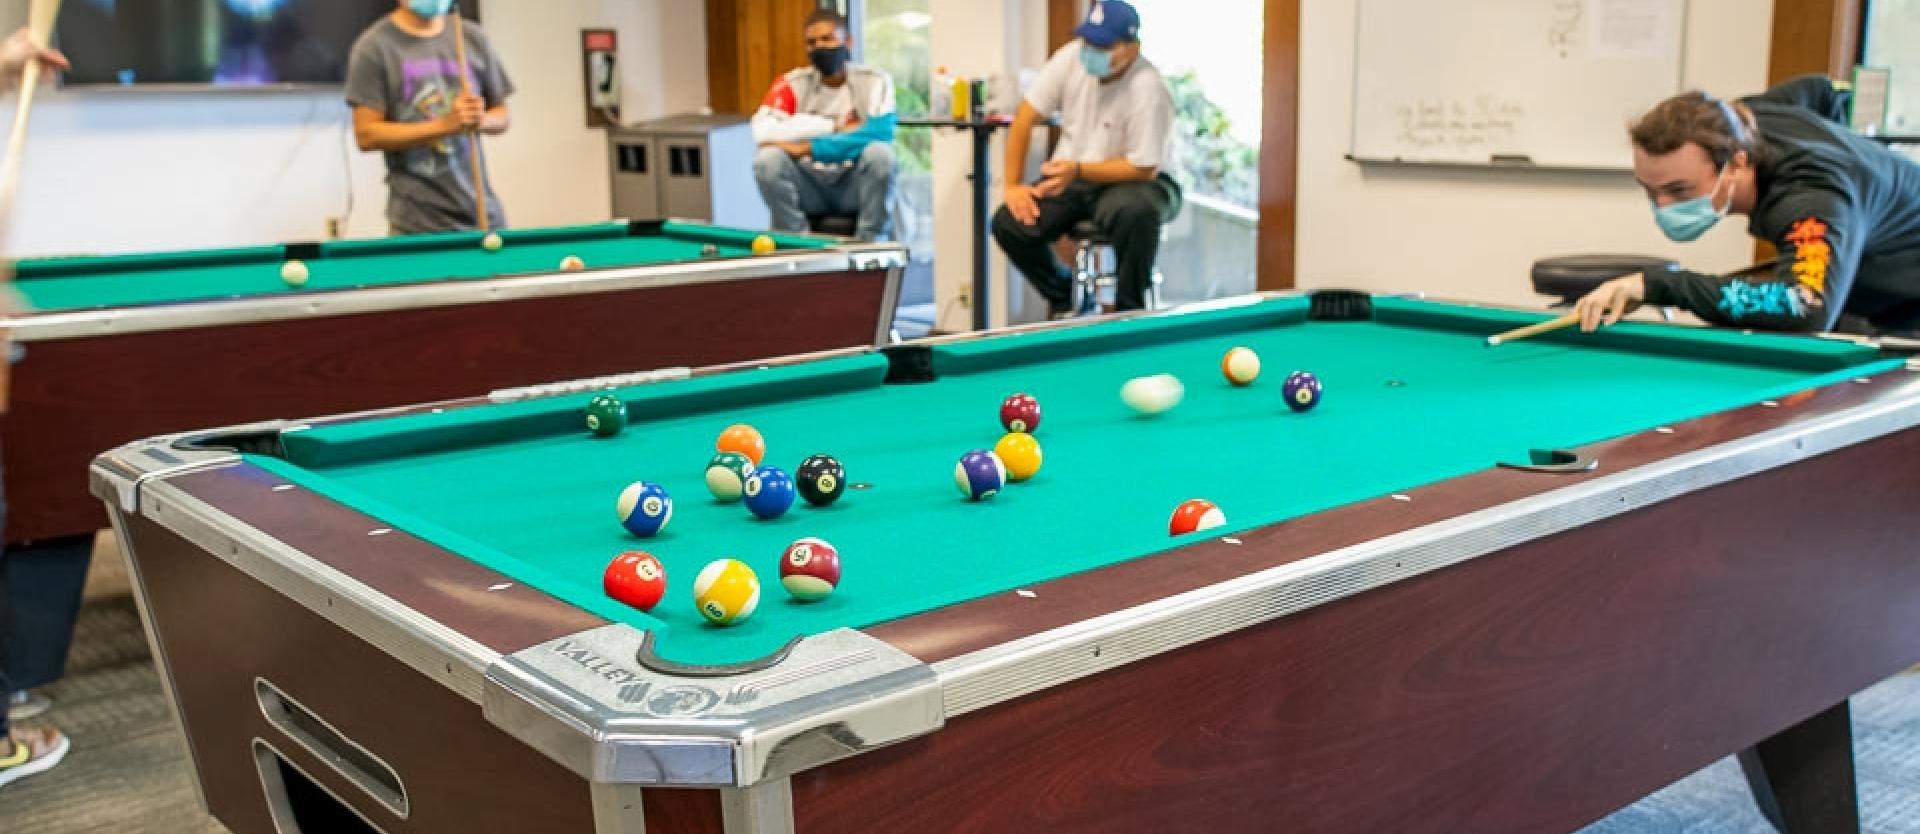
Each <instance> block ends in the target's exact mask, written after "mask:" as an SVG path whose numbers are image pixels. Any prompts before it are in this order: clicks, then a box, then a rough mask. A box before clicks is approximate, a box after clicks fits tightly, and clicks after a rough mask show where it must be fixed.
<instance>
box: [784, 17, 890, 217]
mask: <svg viewBox="0 0 1920 834" xmlns="http://www.w3.org/2000/svg"><path fill="white" fill-rule="evenodd" d="M802 34H804V35H805V37H806V40H807V57H808V59H809V62H810V63H811V64H812V66H806V67H800V68H798V69H795V70H793V71H791V72H788V73H787V74H786V75H783V76H781V77H780V79H779V80H777V81H775V82H773V88H772V89H771V90H768V91H767V97H766V99H765V100H764V101H762V102H761V103H760V109H759V111H758V112H756V113H754V116H753V138H754V141H755V142H758V143H759V145H760V151H759V153H758V154H757V155H756V156H755V157H754V160H753V174H754V179H755V180H757V181H758V182H759V184H760V196H762V197H763V198H765V199H766V201H767V208H768V210H769V211H770V212H771V213H772V215H773V229H774V231H778V232H805V231H807V230H808V225H807V215H810V214H842V213H846V214H857V215H859V221H858V225H857V226H856V227H855V230H854V234H855V236H856V237H858V238H859V239H861V240H878V239H880V238H881V237H883V236H885V235H887V234H888V233H889V231H890V229H891V226H892V218H891V216H890V215H889V213H888V210H887V198H888V197H889V196H890V195H891V194H892V192H893V172H894V161H893V132H894V128H895V126H896V122H897V121H898V116H897V114H895V112H894V103H893V78H892V77H891V76H889V75H887V74H886V73H885V72H883V71H881V70H878V69H874V68H873V67H868V66H863V65H861V64H855V63H850V62H849V60H848V57H849V55H851V52H850V49H849V48H850V46H851V44H852V41H851V40H850V39H849V38H848V36H847V21H846V18H843V17H841V16H840V15H839V14H837V13H835V12H833V11H830V10H821V11H816V12H814V13H813V14H812V15H810V16H808V18H807V22H806V26H805V28H804V29H803V30H802Z"/></svg>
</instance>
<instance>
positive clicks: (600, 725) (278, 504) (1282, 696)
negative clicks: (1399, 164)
mask: <svg viewBox="0 0 1920 834" xmlns="http://www.w3.org/2000/svg"><path fill="white" fill-rule="evenodd" d="M1540 318H1541V317H1540V316H1539V315H1537V314H1529V313H1520V312H1513V311H1506V310H1498V309H1489V308H1482V307H1475V306H1467V305H1456V304H1444V303H1438V302H1429V301H1422V300H1413V299H1404V298H1392V297H1367V296H1356V295H1342V294H1323V295H1316V296H1312V297H1307V296H1286V297H1277V298H1257V299H1250V300H1242V301H1239V302H1235V303H1225V304H1218V305H1211V306H1208V307H1202V308H1190V309H1185V310H1180V311H1176V312H1173V313H1169V314H1162V315H1148V316H1138V317H1132V318H1125V319H1121V320H1115V321H1106V322H1099V323H1090V324H1077V325H1069V326H1060V327H1042V328H1036V329H1031V330H1022V331H1018V332H1011V333H1004V334H994V335H990V336H987V337H982V338H962V339H955V340H946V341H936V342H934V343H930V344H926V345H914V346H899V347H893V348H889V349H886V350H884V351H872V350H861V351H850V352H848V351H842V352H836V353H832V354H829V355H819V356H809V357H796V358H794V359H791V360H787V361H781V362H774V363H757V364H750V365H747V366H735V367H729V368H716V369H710V370H705V371H700V372H696V373H694V374H693V375H692V376H691V378H689V379H684V380H675V381H662V382H656V383H650V384H644V385H635V386H629V387H621V388H617V389H615V393H616V394H617V395H618V396H620V397H621V398H623V399H624V400H625V401H626V402H627V404H628V407H629V409H630V410H631V412H632V414H633V418H634V421H633V424H632V425H631V426H630V427H628V428H627V430H626V431H625V432H624V433H623V434H621V435H620V436H618V437H615V438H611V439H600V438H594V437H592V436H590V435H589V434H588V433H587V432H586V431H585V430H584V429H583V428H582V426H581V415H582V409H583V407H584V405H585V402H586V400H587V398H588V396H589V393H590V392H584V391H570V392H551V391H528V392H522V395H521V396H516V397H514V398H512V399H511V401H500V400H498V399H495V400H487V401H473V402H465V403H442V404H438V405H428V406H421V407H417V408H407V409H399V410H396V411H392V412H389V413H385V414H381V415H372V416H367V415H362V416H347V417H341V418H328V419H316V420H308V421H300V422H293V423H277V424H266V425H258V426H251V427H236V428H233V429H227V430H220V431H214V432H208V433H203V434H194V435H190V436H185V437H176V438H167V439H161V440H156V441H152V442H148V443H143V444H139V445H135V446H129V447H126V448H123V449H121V450H119V451H117V452H114V453H110V454H108V455H105V456H103V457H101V458H100V459H99V461H98V462H97V463H96V465H95V468H94V486H95V490H96V492H97V494H99V495H100V496H101V497H102V498H104V499H106V501H107V502H108V505H109V507H110V509H111V510H112V514H113V516H114V519H115V524H116V527H117V528H118V529H119V530H120V532H121V534H122V537H123V540H124V541H125V543H126V545H127V547H128V549H129V553H130V555H131V558H132V560H133V563H134V564H135V566H136V568H137V573H138V585H139V589H140V594H141V598H142V600H143V606H144V610H146V611H147V612H148V616H149V618H150V622H151V625H152V627H153V629H154V634H155V638H156V644H157V646H158V647H159V653H160V657H161V661H162V665H163V668H164V669H166V671H167V677H168V680H169V682H170V686H171V692H172V696H173V698H174V701H175V703H176V704H177V706H178V708H179V713H180V716H181V719H182V721H183V724H184V726H185V727H186V730H187V735H188V739H189V742H190V748H191V749H192V750H193V754H194V759H195V764H196V767H197V770H198V778H199V780H200V783H201V784H202V785H203V787H204V789H205V793H206V799H207V802H208V804H209V807H210V808H211V809H212V810H213V812H214V814H215V815H216V816H218V817H219V818H220V819H221V820H222V822H224V823H225V824H226V825H227V826H228V828H230V829H231V830H233V831H235V832H236V834H267V832H270V831H272V830H274V828H273V826H274V825H276V824H277V815H286V814H302V813H304V814H315V815H325V814H327V813H333V814H335V815H336V816H340V815H346V816H356V817H358V818H361V819H364V820H365V821H366V822H368V823H370V824H371V825H372V826H374V827H377V828H378V829H379V830H381V831H385V832H389V834H397V833H398V832H416V831H418V832H427V831H445V830H462V831H521V830H534V829H539V830H555V831H562V830H564V831H601V832H634V831H640V830H661V831H675V832H707V831H726V832H793V831H799V832H809V834H829V832H843V831H844V832H866V831H982V832H987V831H991V832H1003V831H1042V830H1044V831H1056V832H1060V831H1066V832H1074V831H1087V832H1096V831H1097V832H1115V831H1141V832H1161V831H1188V830H1206V831H1221V832H1225V831H1248V832H1254V831H1262V832H1264V831H1272V830H1279V829H1284V830H1297V831H1312V832H1355V834H1359V832H1369V833H1371V832H1381V831H1395V832H1423V831H1432V832H1462V831H1474V832H1505V831H1516V832H1518V831H1571V830H1574V829H1577V828H1579V827H1580V826H1581V825H1584V824H1585V823H1587V822H1590V821H1592V820H1593V819H1595V818H1597V817H1599V816H1601V815H1603V814H1605V813H1607V812H1608V811H1611V810H1613V809H1614V808H1617V807H1619V806H1621V805H1624V804H1626V803H1628V802H1631V801H1633V800H1634V799H1636V798H1638V797H1640V796H1642V795H1644V794H1646V793H1648V792H1650V791H1652V790H1654V789H1656V788H1658V787H1660V786H1661V785H1664V784H1666V783H1667V782H1670V781H1672V780H1674V779H1676V778H1678V777H1680V776H1682V775H1684V774H1686V773H1689V772H1691V771H1693V770H1695V769H1698V768H1699V767H1701V766H1704V765H1705V764H1707V763H1709V762H1711V761H1712V760H1714V759H1715V758H1718V757H1720V756H1723V755H1727V754H1730V753H1733V752H1736V751H1739V750H1741V749H1743V748H1747V747H1749V746H1751V745H1754V744H1755V743H1756V742H1761V741H1762V740H1763V739H1767V741H1766V742H1764V743H1762V744H1761V745H1759V746H1758V747H1757V748H1755V749H1756V750H1757V751H1758V752H1757V753H1756V754H1755V756H1754V757H1753V760H1754V761H1755V768H1756V772H1757V773H1758V774H1759V776H1760V778H1759V780H1758V783H1759V784H1761V785H1763V786H1768V790H1774V789H1776V788H1777V789H1778V795H1777V796H1775V797H1774V798H1775V799H1777V800H1778V802H1777V803H1776V804H1778V805H1779V806H1780V807H1781V808H1783V809H1784V811H1783V813H1785V814H1788V815H1790V816H1791V818H1792V819H1791V822H1790V825H1789V827H1790V829H1792V830H1799V831H1806V830H1814V829H1815V828H1817V829H1818V830H1822V831H1844V830H1847V825H1846V821H1845V820H1844V819H1841V816H1843V815H1844V812H1845V809H1846V808H1847V807H1849V803H1851V802H1852V788H1851V785H1852V781H1851V780H1852V772H1851V766H1850V762H1848V761H1846V760H1845V759H1844V755H1843V754H1842V753H1841V752H1840V751H1843V750H1845V749H1847V748H1846V743H1847V742H1846V727H1847V721H1846V714H1845V701H1846V699H1847V698H1848V697H1849V695H1850V694H1851V693H1852V692H1854V691H1857V690H1858V689H1860V688H1863V687H1864V686H1866V685H1868V684H1870V683H1872V682H1874V681H1876V680H1878V679H1880V678H1882V677H1884V676H1886V675H1889V674H1893V673H1895V672H1896V671H1898V670H1900V669H1902V668H1904V667H1905V666H1906V665H1908V664H1910V663H1911V662H1913V661H1914V660H1915V659H1916V658H1920V628H1916V627H1915V626H1916V624H1920V561H1916V560H1914V559H1912V558H1911V553H1912V542H1914V541H1915V540H1916V539H1920V516H1916V515H1915V514H1914V513H1912V512H1911V511H1910V508H1911V507H1912V506H1913V504H1914V502H1915V501H1916V500H1917V499H1920V472H1917V471H1916V470H1915V469H1914V468H1913V467H1910V466H1902V465H1889V463H1890V462H1895V461H1905V460H1911V459H1913V456H1914V455H1916V454H1920V431H1916V430H1915V426H1916V425H1920V378H1916V377H1915V375H1914V373H1913V372H1912V371H1911V370H1909V369H1908V368H1907V366H1906V364H1905V363H1904V361H1903V360H1902V359H1900V358H1897V357H1890V356H1888V355H1885V354H1883V353H1882V352H1881V351H1880V350H1879V349H1878V348H1877V347H1876V346H1874V345H1870V344H1862V343H1854V342H1845V341H1831V340H1823V339H1813V338H1796V337H1784V336H1768V335H1757V334H1743V333H1738V332H1724V331H1713V330H1704V329H1697V328H1679V327H1671V326H1658V325H1637V324H1636V325H1625V326H1622V327H1619V328H1616V329H1611V330H1609V331H1607V332H1605V333H1602V334H1599V335H1594V336H1582V335H1579V334H1571V333H1567V334H1559V335H1555V336H1550V337H1545V338H1541V339H1538V340H1535V341H1529V342H1522V343H1517V344H1510V345H1505V346H1502V347H1498V348H1489V347H1486V346H1485V345H1484V341H1483V339H1484V337H1485V336H1486V335H1488V334H1490V333H1493V332H1497V331H1500V330H1505V329H1508V328H1511V327H1514V326H1517V325H1519V324H1523V323H1528V322H1533V321H1538V320H1540ZM1236 345H1244V346H1248V347H1251V348H1253V349H1255V350H1256V351H1258V352H1259V354H1260V355H1261V356H1262V357H1263V359H1264V361H1265V364H1266V372H1265V375H1264V376H1263V377H1262V378H1261V379H1260V380H1259V381H1257V382H1256V383H1255V384H1254V385H1252V386H1251V387H1247V388H1236V387H1233V386H1231V385H1229V384H1228V383H1227V382H1226V381H1225V380H1224V379H1223V378H1222V377H1221V375H1220V372H1219V361H1220V357H1221V355H1222V354H1223V353H1224V352H1225V351H1226V350H1227V349H1228V348H1230V347H1233V346H1236ZM1296 369H1306V370H1311V371H1314V372H1315V373H1317V374H1318V375H1319V376H1320V377H1321V378H1322V379H1323V380H1324V382H1325V384H1326V396H1325V401H1324V403H1323V404H1322V405H1321V406H1320V407H1319V408H1317V409H1315V410H1313V411H1310V412H1308V413H1305V414H1296V413H1293V412H1291V411H1290V410H1289V409H1287V408H1286V407H1285V406H1284V405H1283V403H1282V401H1281V398H1280V392H1279V390H1278V389H1279V387H1280V386H1279V382H1280V380H1281V378H1282V377H1284V376H1285V375H1286V373H1287V372H1289V371H1292V370H1296ZM1158 372H1169V373H1174V374H1176V375H1178V376H1179V377H1181V378H1182V379H1183V380H1185V382H1186V398H1185V401H1184V402H1182V403H1181V404H1180V405H1179V406H1178V407H1176V408H1175V409H1173V410H1172V411H1170V412H1168V413H1166V414H1163V415H1159V416H1157V417H1152V418H1147V417H1141V416H1137V415H1135V414H1133V413H1131V412H1130V411H1129V410H1128V409H1127V408H1126V407H1125V406H1124V405H1122V403H1121V402H1120V399H1119V397H1118V396H1117V391H1118V389H1119V387H1120V385H1121V384H1122V382H1123V381H1125V380H1127V379H1129V378H1131V377H1134V376H1138V375H1142V374H1148V373H1158ZM1016 391H1024V392H1027V393H1031V394H1033V395H1035V396H1036V397H1038V398H1039V399H1040V401H1041V403H1042V404H1043V408H1044V415H1043V419H1042V423H1041V426H1040V429H1039V431H1038V433H1037V437H1038V439H1039V440H1040V441H1041V443H1042V444H1043V445H1044V448H1045V464H1044V467H1043V468H1042V470H1041V471H1040V474H1039V475H1038V476H1037V477H1036V478H1035V479H1034V480H1033V481H1031V482H1028V483H1024V484H1016V485H1013V486H1011V487H1010V488H1009V489H1008V490H1007V491H1006V492H1004V493H1003V494H1001V495H999V496H997V497H995V498H993V499H992V500H990V501H986V502H979V503H972V502H967V501H964V500H962V498H961V496H960V495H959V494H958V493H957V491H956V490H955V488H954V485H953V476H952V470H953V465H954V461H955V459H956V458H958V457H959V455H960V454H961V453H962V452H964V451H966V450H968V449H972V448H986V447H990V446H992V445H993V442H994V440H995V439H996V438H997V437H998V436H999V434H1000V428H999V426H998V422H997V419H996V418H997V410H998V406H999V403H1000V401H1001V399H1002V398H1003V397H1005V396H1006V395H1007V394H1010V393H1013V392H1016ZM734 422H748V423H752V424H754V425H756V426H757V427H759V428H760V429H761V430H762V431H763V432H764V433H765V435H766V436H767V437H768V439H769V443H770V449H771V451H770V453H769V454H770V458H771V462H772V463H774V464H776V465H780V466H782V467H786V468H791V467H793V466H794V465H795V464H797V463H798V462H799V461H800V459H801V458H802V457H804V456H806V455H808V454H810V453H814V452H828V453H832V454H835V455H837V456H839V457H840V458H841V459H842V460H843V461H844V463H845V464H846V466H847V468H848V474H849V478H850V479H851V480H852V481H854V482H857V483H858V484H860V485H862V486H863V487H864V488H861V489H856V490H853V491H850V492H849V493H848V495H847V496H846V497H845V498H843V499H842V500H841V501H840V502H839V503H836V504H835V505H833V506H832V507H830V508H827V509H812V508H808V507H805V506H799V507H796V508H795V509H794V510H792V511H791V512H789V513H788V514H786V515H785V516H782V517H780V518H779V519H777V520H774V521H756V520H753V519H752V518H751V517H750V516H749V515H748V514H747V512H746V510H744V509H743V508H742V507H741V506H740V505H738V504H723V503H718V502H715V501H713V500H712V499H711V498H709V497H708V496H707V494H706V491H705V489H704V486H703V479H702V470H703V468H704V465H705V462H706V460H707V458H708V456H709V455H710V454H711V453H712V450H713V445H712V444H713V439H714V437H715V435H716V434H718V432H719V431H720V429H721V428H722V427H723V426H726V425H727V424H730V423H734ZM1570 464H1571V465H1570ZM641 478H645V479H649V480H654V481H657V482H660V483H662V484H664V485H665V486H666V487H667V488H668V489H669V490H670V491H671V492H672V493H673V495H674V496H675V498H676V500H677V504H676V510H675V513H674V517H673V519H672V521H671V522H670V524H669V526H668V527H667V529H666V531H665V532H664V533H662V534H661V535H659V536H657V537H654V538H651V539H645V540H638V539H634V538H632V537H631V536H628V535H627V534H626V533H625V532H624V531H622V530H621V528H620V526H619V524H618V523H617V522H616V520H615V517H614V511H613V502H614V496H615V495H616V494H617V493H618V491H619V490H620V488H621V486H622V485H624V484H626V483H627V482H629V481H632V480H636V479H641ZM1193 497H1205V498H1209V499H1211V500H1214V501H1216V502H1217V503H1219V504H1220V505H1221V506H1222V507H1223V508H1224V509H1225V512H1226V516H1227V519H1228V524H1227V526H1225V527H1224V528H1220V529H1216V530H1211V531H1207V532H1205V533H1203V534H1196V535H1190V536H1185V537H1169V536H1168V534H1167V528H1166V525H1167V518H1168V515H1169V513H1170V512H1171V511H1172V509H1173V507H1174V506H1175V505H1177V504H1178V503H1180V502H1181V501H1182V500H1184V499H1187V498H1193ZM802 536H819V537H823V538H826V539H828V540H829V541H832V542H833V543H835V544H836V545H837V546H838V547H839V548H840V550H841V552H842V558H843V561H844V564H845V566H846V572H847V573H846V577H845V579H844V581H843V583H842V585H841V587H840V588H839V590H838V591H837V592H836V593H835V594H834V596H833V597H832V598H830V599H829V600H828V601H826V602H822V603H816V604H810V605H807V604H799V603H795V602H792V601H789V600H788V599H786V597H785V595H784V593H783V592H782V591H781V590H780V588H779V586H778V584H777V582H776V580H775V579H774V570H775V568H774V565H775V564H776V559H777V556H778V554H779V552H780V550H781V548H782V547H783V546H784V545H785V544H787V543H788V542H791V541H793V540H795V539H797V538H800V537H802ZM634 548H638V549H645V550H648V551H650V552H653V553H655V554H657V555H659V556H660V557H661V558H662V559H663V560H664V561H665V562H666V564H667V568H668V572H669V581H670V589H669V593H668V596H667V599H666V600H665V602H663V603H662V604H661V606H660V607H658V608H656V609H655V610H654V611H653V612H652V613H641V612H639V611H635V610H633V609H630V608H626V607H624V606H622V605H620V604H618V603H616V602H614V601H612V600H610V599H608V598H606V597H605V596H604V595H603V594H602V592H601V589H600V576H601V569H602V567H603V566H604V565H605V564H606V562H607V561H608V560H609V559H611V558H613V556H614V555H615V554H617V553H619V552H621V551H622V550H626V549H634ZM722 556H733V557H737V558H741V559H743V560H746V561H747V562H749V563H750V564H751V565H752V566H754V567H755V568H756V569H757V570H758V571H759V572H760V573H761V575H762V577H763V579H764V580H765V583H766V587H765V591H764V598H763V600H762V603H761V610H760V612H759V613H758V614H756V615H755V616H754V617H753V618H752V619H750V620H748V621H747V622H745V623H744V624H741V625H737V626H733V627H728V628H721V627H715V626H710V625H706V624H704V623H703V622H701V621H700V620H699V618H698V617H697V616H696V614H695V612H694V608H693V605H692V603H691V601H690V596H691V592H690V585H691V581H692V576H693V574H694V573H695V572H697V571H698V569H699V567H700V565H701V564H703V563H704V562H706V561H707V560H710V559H714V558H717V557H722ZM1809 776H1811V777H1812V778H1807V777H1809ZM263 784H264V785H265V788H266V789H265V791H264V792H263V791H262V785H263ZM1806 785H1816V786H1818V787H1817V789H1814V790H1810V791H1808V790H1801V791H1796V790H1793V789H1791V786H1806ZM328 796H331V797H333V798H334V799H333V800H327V799H325V797H328ZM289 809H292V810H289ZM1836 815H1841V816H1836ZM320 818H323V817H319V816H316V817H314V819H320ZM327 818H329V819H330V817H327ZM1808 819H1813V820H1815V822H1812V823H1809V822H1807V820H1808ZM1810 826H1812V827H1810Z"/></svg>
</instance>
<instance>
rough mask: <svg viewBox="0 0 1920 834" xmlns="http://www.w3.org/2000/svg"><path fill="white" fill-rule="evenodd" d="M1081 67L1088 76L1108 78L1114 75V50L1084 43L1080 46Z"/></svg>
mask: <svg viewBox="0 0 1920 834" xmlns="http://www.w3.org/2000/svg"><path fill="white" fill-rule="evenodd" d="M1080 66H1081V67H1082V68H1084V69H1085V70H1086V71H1087V74H1088V75H1091V76H1093V77H1095V78H1106V77H1107V76H1109V75H1112V74H1113V50H1111V49H1100V48H1098V47H1095V46H1093V45H1092V44H1085V43H1083V44H1081V45H1080Z"/></svg>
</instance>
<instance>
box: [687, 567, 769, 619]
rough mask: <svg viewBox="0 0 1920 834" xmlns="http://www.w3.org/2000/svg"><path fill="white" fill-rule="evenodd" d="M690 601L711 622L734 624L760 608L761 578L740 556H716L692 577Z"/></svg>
mask: <svg viewBox="0 0 1920 834" xmlns="http://www.w3.org/2000/svg"><path fill="white" fill-rule="evenodd" d="M693 604H694V607H696V608H698V609H700V616H702V617H705V618H707V622H710V623H713V624H714V625H723V626H724V625H733V624H734V623H737V622H740V621H742V620H745V619H746V618H748V617H751V616H753V610H754V609H755V608H758V607H760V577H757V576H754V575H753V568H750V567H747V563H745V562H742V561H740V560H739V559H715V560H713V561H711V562H708V563H707V566H706V567H704V568H701V569H700V575H699V576H698V577H696V578H695V579H694V580H693Z"/></svg>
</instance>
